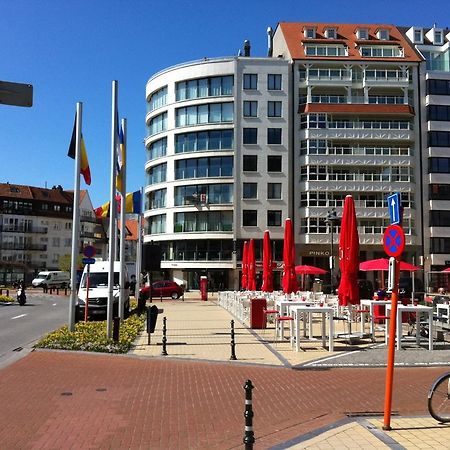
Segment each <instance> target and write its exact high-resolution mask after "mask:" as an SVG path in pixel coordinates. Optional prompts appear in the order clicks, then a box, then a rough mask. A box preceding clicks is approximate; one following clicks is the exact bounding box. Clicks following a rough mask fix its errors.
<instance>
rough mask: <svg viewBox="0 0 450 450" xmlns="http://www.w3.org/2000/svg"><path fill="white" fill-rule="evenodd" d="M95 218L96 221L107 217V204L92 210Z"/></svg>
mask: <svg viewBox="0 0 450 450" xmlns="http://www.w3.org/2000/svg"><path fill="white" fill-rule="evenodd" d="M94 212H95V217H97V218H98V219H102V218H105V217H109V202H106V203H105V204H103V205H102V206H99V207H98V208H95V209H94Z"/></svg>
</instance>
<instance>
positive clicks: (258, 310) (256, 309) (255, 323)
mask: <svg viewBox="0 0 450 450" xmlns="http://www.w3.org/2000/svg"><path fill="white" fill-rule="evenodd" d="M266 307H267V301H266V299H265V298H252V299H251V300H250V328H254V329H263V328H266V315H265V313H264V310H265V309H266Z"/></svg>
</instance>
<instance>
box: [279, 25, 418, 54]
mask: <svg viewBox="0 0 450 450" xmlns="http://www.w3.org/2000/svg"><path fill="white" fill-rule="evenodd" d="M278 27H279V28H280V31H281V33H282V34H283V37H284V40H285V41H286V46H287V48H288V51H289V55H290V57H291V58H292V59H309V60H311V59H318V60H323V59H327V60H367V61H407V62H419V61H421V58H420V56H419V55H417V53H416V52H415V50H414V48H413V47H412V46H411V44H410V43H409V42H408V41H407V39H406V38H405V37H404V36H403V35H402V33H401V32H400V31H399V29H398V28H397V27H395V26H394V25H383V24H338V23H308V22H280V23H279V24H278ZM278 27H277V30H276V31H275V33H276V32H277V31H278ZM305 28H315V29H316V38H315V39H307V38H305V36H304V33H303V32H304V29H305ZM327 28H335V29H336V33H337V39H327V38H326V37H325V35H324V32H325V30H326V29H327ZM357 29H367V30H368V33H369V39H368V40H364V41H361V40H358V39H357V37H356V30H357ZM379 29H383V30H388V31H389V38H390V39H389V40H387V41H384V40H380V39H378V38H377V37H376V33H377V31H378V30H379ZM307 42H311V43H315V44H318V43H323V44H326V43H330V44H331V43H337V42H339V43H342V44H345V45H347V46H348V56H331V57H326V56H325V57H324V56H306V55H305V52H304V46H303V45H302V43H307ZM361 44H367V45H374V44H377V45H397V46H399V47H402V48H403V50H404V55H405V56H404V57H402V58H381V57H380V58H372V57H363V56H361V54H360V52H359V50H358V45H361ZM275 56H276V55H275Z"/></svg>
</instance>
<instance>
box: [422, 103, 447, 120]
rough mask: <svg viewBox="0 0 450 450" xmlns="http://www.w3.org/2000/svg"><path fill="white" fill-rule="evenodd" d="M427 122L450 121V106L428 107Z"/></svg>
mask: <svg viewBox="0 0 450 450" xmlns="http://www.w3.org/2000/svg"><path fill="white" fill-rule="evenodd" d="M427 120H442V121H446V122H447V121H450V106H447V105H428V106H427Z"/></svg>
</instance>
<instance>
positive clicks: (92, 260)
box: [81, 258, 95, 264]
mask: <svg viewBox="0 0 450 450" xmlns="http://www.w3.org/2000/svg"><path fill="white" fill-rule="evenodd" d="M81 262H82V263H83V264H95V258H83V259H82V260H81Z"/></svg>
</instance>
